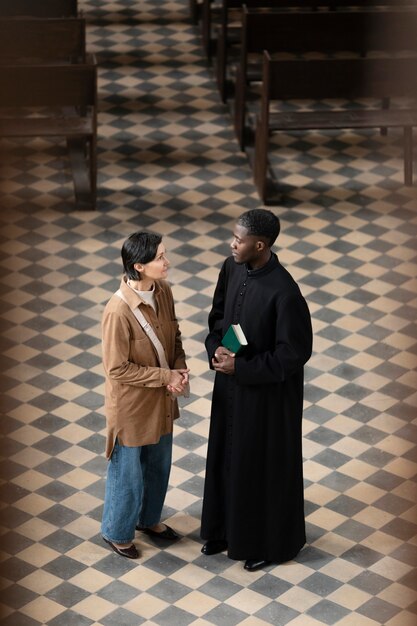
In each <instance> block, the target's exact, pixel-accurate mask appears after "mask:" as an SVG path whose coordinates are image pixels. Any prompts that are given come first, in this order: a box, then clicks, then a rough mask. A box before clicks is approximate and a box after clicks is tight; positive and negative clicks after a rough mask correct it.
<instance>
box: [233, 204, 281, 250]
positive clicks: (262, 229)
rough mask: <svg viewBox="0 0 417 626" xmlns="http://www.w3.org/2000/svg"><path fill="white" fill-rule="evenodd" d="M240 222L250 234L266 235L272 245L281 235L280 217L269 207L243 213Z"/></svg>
mask: <svg viewBox="0 0 417 626" xmlns="http://www.w3.org/2000/svg"><path fill="white" fill-rule="evenodd" d="M237 223H238V224H240V226H243V227H244V228H246V229H247V231H248V235H255V236H258V237H264V238H265V239H266V240H267V241H268V245H269V247H271V246H272V245H273V244H274V243H275V240H276V238H277V237H278V235H279V231H280V229H281V224H280V221H279V218H278V217H277V216H276V215H275V214H274V213H272V211H268V210H267V209H251V210H250V211H246V212H245V213H242V215H241V216H240V217H239V219H238V221H237Z"/></svg>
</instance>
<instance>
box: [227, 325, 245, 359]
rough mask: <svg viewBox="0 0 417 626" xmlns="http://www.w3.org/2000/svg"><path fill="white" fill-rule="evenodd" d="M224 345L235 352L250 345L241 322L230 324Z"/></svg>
mask: <svg viewBox="0 0 417 626" xmlns="http://www.w3.org/2000/svg"><path fill="white" fill-rule="evenodd" d="M222 345H223V346H224V347H225V348H227V349H228V350H230V352H234V353H235V354H237V353H238V352H239V351H240V350H242V348H243V347H244V346H247V345H248V340H247V339H246V337H245V333H244V332H243V330H242V327H241V325H240V324H230V326H229V328H228V329H227V331H226V334H225V335H224V337H223V339H222Z"/></svg>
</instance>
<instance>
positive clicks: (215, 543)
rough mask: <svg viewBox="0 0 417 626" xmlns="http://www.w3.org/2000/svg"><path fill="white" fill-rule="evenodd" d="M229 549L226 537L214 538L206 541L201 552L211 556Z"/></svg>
mask: <svg viewBox="0 0 417 626" xmlns="http://www.w3.org/2000/svg"><path fill="white" fill-rule="evenodd" d="M226 549H227V541H225V540H224V539H213V540H211V541H210V540H209V541H206V543H205V544H204V546H203V547H202V548H201V552H202V553H203V554H205V555H206V556H210V555H212V554H219V552H223V551H224V550H226Z"/></svg>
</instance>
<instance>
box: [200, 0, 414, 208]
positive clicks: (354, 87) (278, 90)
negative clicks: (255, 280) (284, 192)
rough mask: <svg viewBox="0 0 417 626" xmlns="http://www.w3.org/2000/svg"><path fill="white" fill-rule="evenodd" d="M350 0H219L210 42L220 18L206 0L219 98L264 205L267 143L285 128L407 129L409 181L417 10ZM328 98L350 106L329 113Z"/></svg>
mask: <svg viewBox="0 0 417 626" xmlns="http://www.w3.org/2000/svg"><path fill="white" fill-rule="evenodd" d="M354 4H355V2H354V0H329V1H328V2H327V3H326V2H325V0H305V2H303V0H298V1H297V0H293V1H291V0H246V1H245V2H238V1H237V0H221V5H220V7H219V8H220V11H219V12H218V13H217V17H218V24H217V29H216V33H217V37H216V39H214V38H213V37H214V35H213V29H212V26H210V38H208V32H209V31H208V30H207V23H205V21H206V22H207V11H210V12H211V13H210V14H211V18H213V16H216V13H215V9H216V3H215V2H210V1H209V0H207V1H206V0H202V6H201V10H200V13H199V19H200V21H201V22H202V43H203V49H204V51H205V54H206V55H207V59H208V60H211V57H213V61H214V71H215V76H216V80H217V86H218V89H219V95H220V97H221V99H222V101H223V102H230V110H231V112H232V116H233V122H234V128H235V133H236V137H237V140H238V142H239V146H240V148H241V149H242V150H246V151H247V153H248V156H249V159H250V162H251V164H252V167H253V175H254V182H255V184H256V187H257V189H258V192H259V195H260V198H261V199H262V200H263V202H264V203H267V201H268V199H269V198H270V196H271V191H272V187H273V186H272V185H271V181H270V180H268V170H269V169H270V168H269V165H268V150H269V148H270V141H269V139H270V136H271V135H272V134H273V133H276V132H279V131H287V132H288V131H308V130H315V129H347V128H351V129H370V128H381V132H382V133H384V134H386V132H387V130H386V129H387V128H388V127H398V128H402V129H403V144H404V182H405V184H406V185H411V184H412V180H413V171H412V170H413V150H414V142H413V127H414V126H417V5H416V4H415V2H413V0H361V1H360V2H359V1H358V2H357V3H356V4H357V6H356V7H355V6H354ZM211 21H212V19H211ZM207 42H209V45H208V46H207ZM375 99H377V101H376V102H375ZM398 99H399V100H398ZM292 100H297V101H309V102H310V107H309V108H308V109H305V108H304V110H300V109H299V106H298V105H297V106H296V107H294V106H291V105H289V101H290V102H291V101H292ZM323 100H326V101H327V100H338V101H344V102H346V106H345V107H343V105H340V102H339V103H338V104H339V106H338V109H337V110H335V109H331V108H329V107H328V106H326V107H325V109H324V110H323V107H321V106H320V102H321V101H323ZM358 100H359V101H361V100H363V105H364V106H359V105H358ZM353 101H354V102H353ZM381 103H382V106H381ZM398 105H399V106H398Z"/></svg>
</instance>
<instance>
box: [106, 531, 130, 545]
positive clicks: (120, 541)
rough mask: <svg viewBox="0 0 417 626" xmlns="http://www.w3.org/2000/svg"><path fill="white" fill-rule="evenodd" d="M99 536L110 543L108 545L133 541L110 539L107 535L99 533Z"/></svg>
mask: <svg viewBox="0 0 417 626" xmlns="http://www.w3.org/2000/svg"><path fill="white" fill-rule="evenodd" d="M101 536H102V537H103V539H107V541H110V543H129V542H130V543H133V539H134V538H133V539H111V538H110V537H109V536H108V535H106V534H105V533H101Z"/></svg>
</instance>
